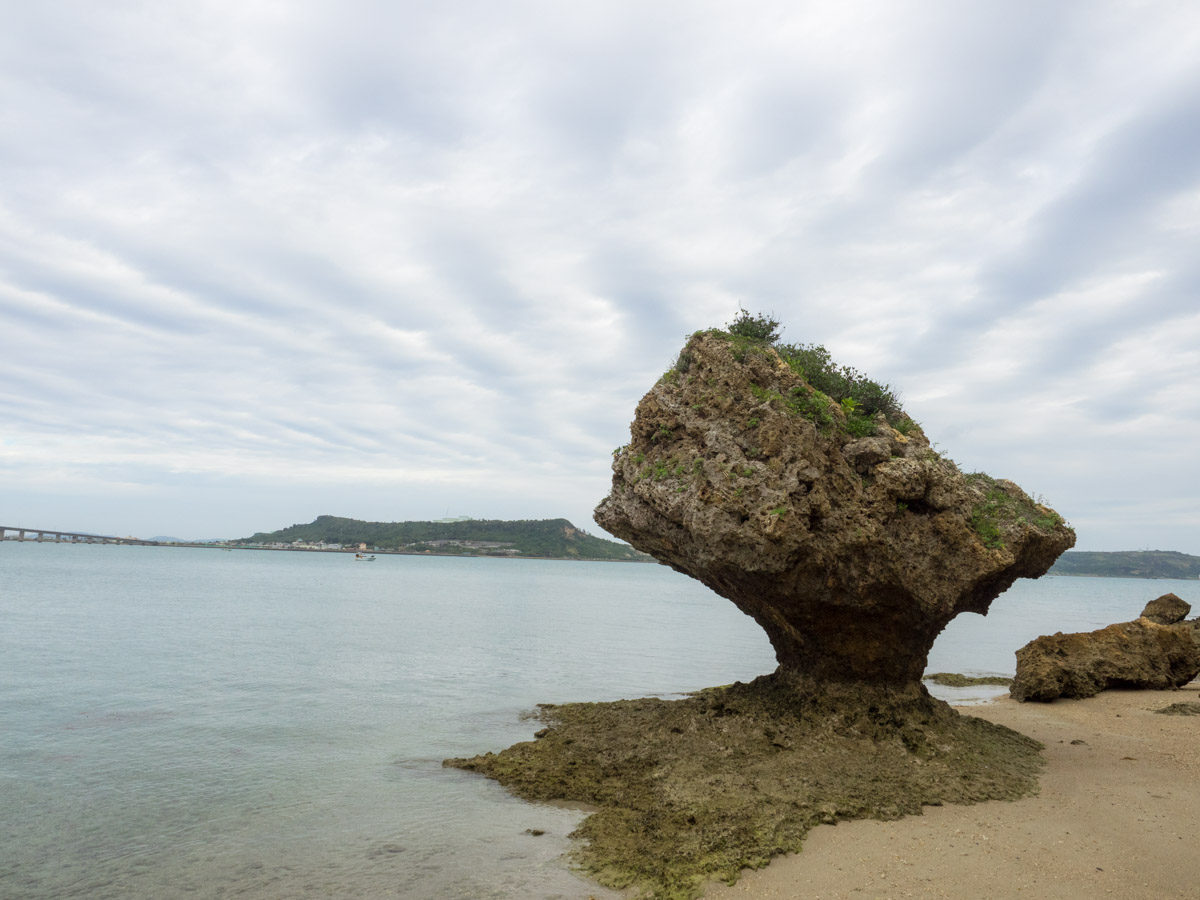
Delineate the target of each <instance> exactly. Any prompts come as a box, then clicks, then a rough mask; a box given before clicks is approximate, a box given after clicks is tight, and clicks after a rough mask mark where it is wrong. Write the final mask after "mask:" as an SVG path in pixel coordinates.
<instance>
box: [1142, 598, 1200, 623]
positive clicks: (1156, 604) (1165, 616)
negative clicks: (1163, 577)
mask: <svg viewBox="0 0 1200 900" xmlns="http://www.w3.org/2000/svg"><path fill="white" fill-rule="evenodd" d="M1191 611H1192V605H1191V604H1190V603H1188V602H1187V601H1186V600H1183V599H1181V598H1179V597H1177V596H1175V595H1174V594H1163V595H1162V596H1161V597H1156V598H1155V599H1153V600H1151V601H1150V602H1149V603H1147V604H1146V608H1145V609H1143V610H1142V618H1143V619H1149V620H1150V621H1151V622H1154V623H1155V624H1157V625H1174V624H1175V623H1176V622H1182V621H1183V620H1184V619H1186V618H1187V614H1188V613H1189V612H1191Z"/></svg>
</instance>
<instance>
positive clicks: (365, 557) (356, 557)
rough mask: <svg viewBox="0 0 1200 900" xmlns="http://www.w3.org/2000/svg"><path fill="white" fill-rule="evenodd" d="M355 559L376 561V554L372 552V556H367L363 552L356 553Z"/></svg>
mask: <svg viewBox="0 0 1200 900" xmlns="http://www.w3.org/2000/svg"><path fill="white" fill-rule="evenodd" d="M354 559H355V561H356V562H375V554H374V553H372V554H371V555H370V556H365V555H364V554H362V553H355V554H354Z"/></svg>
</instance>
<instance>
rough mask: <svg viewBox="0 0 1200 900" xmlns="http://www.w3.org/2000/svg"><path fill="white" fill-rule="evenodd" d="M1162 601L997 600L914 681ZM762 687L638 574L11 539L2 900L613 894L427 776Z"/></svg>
mask: <svg viewBox="0 0 1200 900" xmlns="http://www.w3.org/2000/svg"><path fill="white" fill-rule="evenodd" d="M1168 590H1171V591H1174V592H1175V593H1177V594H1179V595H1180V596H1181V597H1183V598H1184V599H1185V600H1187V601H1188V602H1190V603H1192V604H1193V605H1196V606H1200V582H1196V581H1190V582H1184V581H1157V582H1152V581H1133V580H1117V579H1085V578H1043V579H1041V580H1040V581H1036V582H1028V581H1027V582H1020V583H1019V584H1018V585H1017V586H1016V587H1014V588H1013V589H1012V590H1010V591H1009V592H1008V593H1007V594H1005V595H1004V596H1002V597H1001V598H1000V599H999V600H997V601H996V603H995V604H994V605H993V611H992V613H991V615H990V616H989V617H988V618H987V619H983V618H981V617H979V616H974V615H963V616H960V617H959V618H958V619H957V620H956V621H955V622H954V623H952V624H951V627H950V628H949V629H948V630H947V631H946V633H945V634H943V635H942V637H941V638H940V639H939V641H938V644H937V646H936V647H935V648H934V651H933V654H932V658H931V660H930V671H956V672H968V673H972V674H984V673H1002V674H1011V673H1012V671H1013V651H1014V650H1015V649H1016V648H1017V647H1019V646H1021V645H1022V644H1024V643H1025V642H1026V641H1028V640H1030V639H1031V638H1033V637H1036V636H1037V635H1039V634H1044V633H1047V632H1054V631H1057V630H1063V631H1078V630H1086V629H1091V628H1096V627H1099V626H1102V625H1106V624H1109V623H1111V622H1115V621H1124V620H1127V619H1131V618H1133V617H1134V616H1136V615H1137V614H1138V612H1139V611H1140V610H1141V608H1142V606H1143V605H1144V604H1145V603H1146V601H1148V600H1151V599H1153V598H1154V597H1156V596H1158V595H1159V594H1162V593H1164V592H1166V591H1168ZM773 668H774V659H773V656H772V654H771V650H770V647H769V645H768V644H767V641H766V639H765V637H764V635H763V634H762V632H761V630H760V629H758V627H757V626H756V625H754V623H753V622H752V621H751V620H750V619H749V618H747V617H745V616H743V615H742V614H741V613H739V612H738V611H737V610H736V609H735V608H734V607H733V605H732V604H730V603H729V602H727V601H725V600H722V599H721V598H720V597H717V596H716V595H714V594H712V593H711V592H709V591H708V590H707V589H706V588H704V587H702V586H700V585H699V584H697V583H696V582H694V581H692V580H690V579H688V578H686V577H684V576H682V575H679V574H677V573H675V572H672V571H671V570H669V569H667V568H665V567H661V566H654V565H637V564H619V563H580V562H549V561H532V560H491V559H452V558H429V557H403V556H381V557H379V559H378V560H377V561H375V562H373V563H357V562H355V561H354V560H353V559H352V558H351V557H350V556H348V555H340V554H319V553H281V552H262V551H259V552H256V551H235V552H222V551H218V550H189V549H177V548H166V547H162V548H156V547H107V546H70V545H65V544H57V545H56V544H35V543H24V544H21V543H16V542H6V543H3V544H0V897H3V898H23V900H24V898H30V900H33V898H70V897H86V898H118V897H119V898H174V897H193V898H217V897H220V898H247V900H261V898H308V897H311V898H317V897H321V898H326V897H348V898H349V897H353V898H367V900H370V898H384V897H403V898H472V900H473V898H533V900H549V898H585V897H587V896H589V895H594V896H596V897H598V898H599V897H606V896H610V895H608V894H606V893H605V892H603V891H601V890H599V889H597V888H596V887H594V886H592V885H590V884H588V883H586V882H583V881H581V880H579V879H577V878H576V877H575V876H574V875H572V873H571V872H570V871H569V870H568V869H567V868H566V866H565V865H564V864H563V863H562V862H561V860H560V859H559V857H560V855H561V854H562V853H563V851H564V850H565V849H566V848H567V846H568V842H567V837H566V835H567V834H568V832H570V831H571V829H572V828H573V827H574V826H575V825H576V824H577V823H578V821H579V820H580V818H581V814H580V813H578V812H576V811H573V810H569V809H559V808H554V807H548V806H542V805H534V804H529V803H525V802H522V801H519V800H516V799H513V798H512V797H510V796H509V795H508V794H506V793H505V792H504V790H503V789H501V788H499V787H498V786H497V785H495V784H494V783H493V782H491V781H488V780H486V779H484V778H482V777H478V776H474V775H471V774H469V773H464V772H460V771H457V770H450V769H443V768H442V767H441V760H442V759H443V758H444V757H447V756H463V755H471V754H474V753H477V752H482V751H485V750H499V749H501V748H503V747H505V746H507V745H509V744H511V743H513V742H515V741H519V740H524V739H528V738H529V737H530V736H531V734H532V732H533V731H534V730H535V729H536V728H537V727H538V726H537V725H536V724H534V723H533V722H532V721H530V720H529V719H528V718H526V717H525V714H526V713H527V712H528V711H529V710H531V709H532V708H533V707H534V705H535V704H537V703H539V702H560V701H568V700H610V699H616V698H620V697H633V696H644V695H659V696H670V695H673V694H676V693H679V692H684V691H689V690H694V689H696V688H701V687H705V686H708V685H713V684H724V683H728V682H732V681H734V680H738V679H740V680H747V679H750V678H753V677H754V676H756V675H759V674H762V673H764V672H768V671H770V670H772V669H773ZM935 692H936V693H938V694H939V695H940V696H943V697H946V698H948V699H954V700H962V699H972V698H978V697H980V696H981V692H980V691H978V690H976V691H971V690H958V691H955V690H952V689H935ZM527 830H542V831H544V832H545V834H544V835H542V836H538V837H535V836H533V835H530V834H527V833H526V831H527Z"/></svg>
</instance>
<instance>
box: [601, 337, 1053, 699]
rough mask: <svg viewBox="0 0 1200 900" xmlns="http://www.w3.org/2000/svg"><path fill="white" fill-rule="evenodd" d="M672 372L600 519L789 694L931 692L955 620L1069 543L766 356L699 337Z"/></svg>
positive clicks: (916, 431)
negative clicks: (697, 591) (859, 429)
mask: <svg viewBox="0 0 1200 900" xmlns="http://www.w3.org/2000/svg"><path fill="white" fill-rule="evenodd" d="M680 360H681V362H680V364H679V365H678V366H677V367H676V369H673V370H672V371H671V372H668V373H667V375H666V376H664V377H663V379H662V380H660V381H659V383H658V384H656V385H655V386H654V387H653V388H652V389H651V390H650V392H649V393H647V394H646V395H645V397H643V398H642V400H641V403H639V405H638V408H637V414H636V418H635V420H634V422H633V424H632V426H631V441H630V443H629V445H628V446H626V447H624V448H622V449H621V450H620V451H619V452H618V453H617V454H616V457H615V459H614V461H613V483H612V491H611V493H610V494H609V496H608V497H607V498H606V499H605V500H604V501H603V502H602V503H601V504H600V505H599V507H597V509H596V514H595V518H596V521H597V522H598V523H599V524H600V525H601V526H603V527H604V528H605V529H606V530H608V531H609V532H611V533H612V534H614V535H617V536H618V537H621V538H624V539H625V540H627V541H629V543H631V544H632V545H633V546H635V547H637V548H638V549H639V550H643V551H645V552H646V553H650V554H652V555H653V556H654V557H656V558H657V559H659V560H661V561H662V562H664V563H667V564H668V565H670V566H671V567H672V568H674V569H677V570H678V571H680V572H684V573H686V574H688V575H691V576H692V577H694V578H696V579H698V580H699V581H702V582H703V583H704V584H706V585H708V586H709V587H710V588H712V589H713V590H714V591H716V592H717V593H719V594H721V595H722V596H724V597H727V598H729V599H730V600H732V601H733V602H734V603H735V604H737V606H738V607H739V608H740V609H741V610H742V611H743V612H745V613H747V614H748V615H750V616H753V617H754V619H755V621H757V622H758V623H759V624H760V625H761V626H762V627H763V628H764V629H765V630H766V632H767V634H768V636H769V637H770V640H771V643H772V645H773V646H774V649H775V653H776V657H777V659H778V661H779V665H780V671H781V672H782V673H787V675H788V677H789V679H790V681H792V682H793V683H795V684H798V685H802V686H803V685H807V686H808V687H809V688H812V689H817V690H820V689H822V687H823V686H825V685H828V684H831V683H838V682H843V683H849V684H853V685H856V686H861V687H870V688H874V689H878V690H880V691H882V692H884V693H894V692H899V694H900V695H903V696H910V695H912V694H914V693H922V694H923V693H924V688H923V687H921V683H920V678H921V673H922V672H923V670H924V668H925V663H926V658H927V656H928V652H929V649H930V647H931V646H932V645H933V642H934V639H935V638H936V637H937V635H938V634H939V633H940V632H941V631H942V629H943V628H944V627H945V626H946V624H947V623H948V622H949V621H950V620H951V619H952V618H954V616H956V615H958V614H959V613H961V612H976V613H982V614H986V613H987V610H988V607H989V605H990V604H991V602H992V600H994V599H995V598H996V597H997V596H998V595H999V594H1000V593H1001V592H1002V591H1004V590H1005V589H1006V588H1008V587H1009V586H1010V585H1011V584H1012V583H1013V582H1014V581H1015V580H1016V579H1017V578H1020V577H1028V578H1036V577H1038V576H1040V575H1042V574H1044V573H1045V572H1046V570H1047V569H1048V568H1049V567H1050V566H1051V565H1052V564H1053V562H1054V560H1055V559H1056V558H1057V557H1058V556H1059V554H1061V553H1062V552H1063V551H1064V550H1066V549H1067V548H1069V547H1071V546H1072V545H1073V544H1074V541H1075V535H1074V532H1073V531H1072V530H1071V529H1070V528H1068V527H1067V526H1066V525H1065V523H1064V522H1063V520H1062V518H1061V517H1060V516H1058V515H1057V513H1055V512H1054V511H1053V510H1051V509H1048V508H1047V507H1044V506H1040V505H1038V504H1036V503H1034V502H1033V501H1032V500H1031V499H1030V498H1029V497H1028V496H1026V495H1025V493H1024V492H1022V491H1021V489H1020V488H1019V487H1017V485H1015V484H1013V483H1012V482H1010V481H1003V480H997V479H993V478H990V477H988V476H985V475H965V474H964V473H962V472H961V471H959V469H958V468H957V466H955V464H954V463H953V462H951V461H950V460H947V459H944V458H942V457H941V456H940V455H939V454H938V453H936V452H934V451H933V450H932V449H931V447H930V444H929V441H928V439H927V438H926V437H925V435H924V433H923V432H922V430H921V429H920V428H919V427H918V426H916V424H915V423H912V422H910V421H908V420H901V421H897V422H895V423H894V424H897V425H899V426H900V430H897V428H894V427H892V425H890V424H888V423H887V422H886V421H884V420H883V418H882V417H880V418H879V419H878V420H877V422H876V423H875V425H876V427H875V431H876V433H875V434H872V435H868V436H859V437H856V436H854V435H852V434H850V433H849V430H848V427H847V425H848V421H849V417H848V416H847V413H846V410H845V408H843V407H842V406H840V405H838V404H835V403H831V402H829V400H828V398H827V397H825V396H824V395H822V394H819V393H817V392H815V391H813V389H812V388H811V387H810V386H809V385H808V384H807V382H806V381H805V380H804V378H803V377H802V375H801V373H799V372H797V371H795V370H793V368H791V367H790V366H789V365H788V364H787V363H785V362H784V361H783V359H781V357H780V356H779V355H778V354H777V353H776V352H775V351H774V349H772V348H771V347H770V346H767V345H765V344H754V343H748V342H738V341H737V340H732V339H730V337H729V336H728V335H726V334H724V333H722V332H705V333H700V334H697V335H695V336H693V337H692V339H691V340H690V341H689V342H688V344H687V346H686V347H685V349H684V351H683V353H682V354H681V355H680ZM902 432H903V433H902Z"/></svg>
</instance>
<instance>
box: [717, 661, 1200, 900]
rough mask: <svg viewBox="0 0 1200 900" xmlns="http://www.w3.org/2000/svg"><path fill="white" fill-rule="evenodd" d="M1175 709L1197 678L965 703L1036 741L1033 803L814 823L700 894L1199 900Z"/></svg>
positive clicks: (1187, 768) (1198, 725)
mask: <svg viewBox="0 0 1200 900" xmlns="http://www.w3.org/2000/svg"><path fill="white" fill-rule="evenodd" d="M1181 701H1192V702H1195V701H1200V681H1193V682H1192V683H1191V684H1189V685H1187V686H1185V687H1184V688H1182V689H1180V690H1178V691H1170V690H1167V691H1136V690H1117V691H1106V692H1104V693H1102V694H1100V695H1098V696H1096V697H1092V698H1089V699H1087V700H1062V699H1060V700H1056V701H1055V702H1053V703H1018V702H1017V701H1015V700H1012V699H1011V698H1009V697H1008V696H1007V695H1005V696H1004V697H1001V698H998V699H996V700H993V701H991V702H990V703H986V704H982V705H976V706H970V707H966V708H963V709H962V710H961V711H962V712H963V713H964V714H965V715H973V716H978V717H980V718H984V719H987V720H989V721H991V722H995V723H997V724H1000V725H1005V726H1007V727H1009V728H1012V729H1014V730H1016V731H1019V732H1021V733H1022V734H1025V735H1028V736H1029V737H1032V738H1035V739H1036V740H1039V741H1041V742H1042V743H1043V744H1045V746H1046V749H1045V759H1046V769H1045V772H1044V774H1043V775H1042V776H1041V779H1040V784H1041V790H1040V793H1039V794H1038V795H1037V796H1034V797H1029V798H1025V799H1022V800H1016V801H1003V800H997V801H988V802H985V803H980V804H975V805H972V806H941V807H926V808H925V810H924V814H923V815H919V816H909V817H907V818H904V819H901V820H899V821H890V822H881V821H877V820H870V819H862V820H854V821H847V822H842V823H839V824H837V825H822V826H818V827H817V828H814V829H813V830H812V831H811V832H810V833H809V834H808V836H807V837H806V839H805V841H804V847H803V850H802V851H801V852H800V853H797V854H792V855H789V856H786V857H778V858H776V859H775V860H773V861H772V862H771V864H770V865H769V866H767V867H766V868H764V869H760V870H757V871H746V872H743V874H742V877H741V879H740V880H739V881H738V882H737V884H735V885H732V886H727V885H723V884H712V885H710V886H709V888H708V889H707V890H706V892H705V894H704V897H705V898H706V900H734V898H738V900H789V898H805V900H809V898H812V900H818V898H839V897H855V898H857V897H871V898H901V897H929V898H961V897H970V896H987V897H990V898H1016V897H1022V898H1028V897H1038V898H1043V897H1044V898H1060V897H1061V898H1081V897H1083V898H1086V897H1109V896H1111V897H1122V898H1134V900H1137V898H1145V900H1151V898H1168V897H1195V896H1196V891H1197V884H1200V853H1197V852H1196V850H1195V848H1194V843H1195V839H1196V835H1197V834H1198V833H1200V804H1197V803H1196V802H1195V799H1196V797H1197V796H1200V792H1198V790H1197V789H1198V788H1200V717H1197V716H1171V715H1162V714H1159V713H1156V712H1154V710H1157V709H1160V708H1163V707H1166V706H1170V705H1171V704H1173V703H1178V702H1181Z"/></svg>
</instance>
